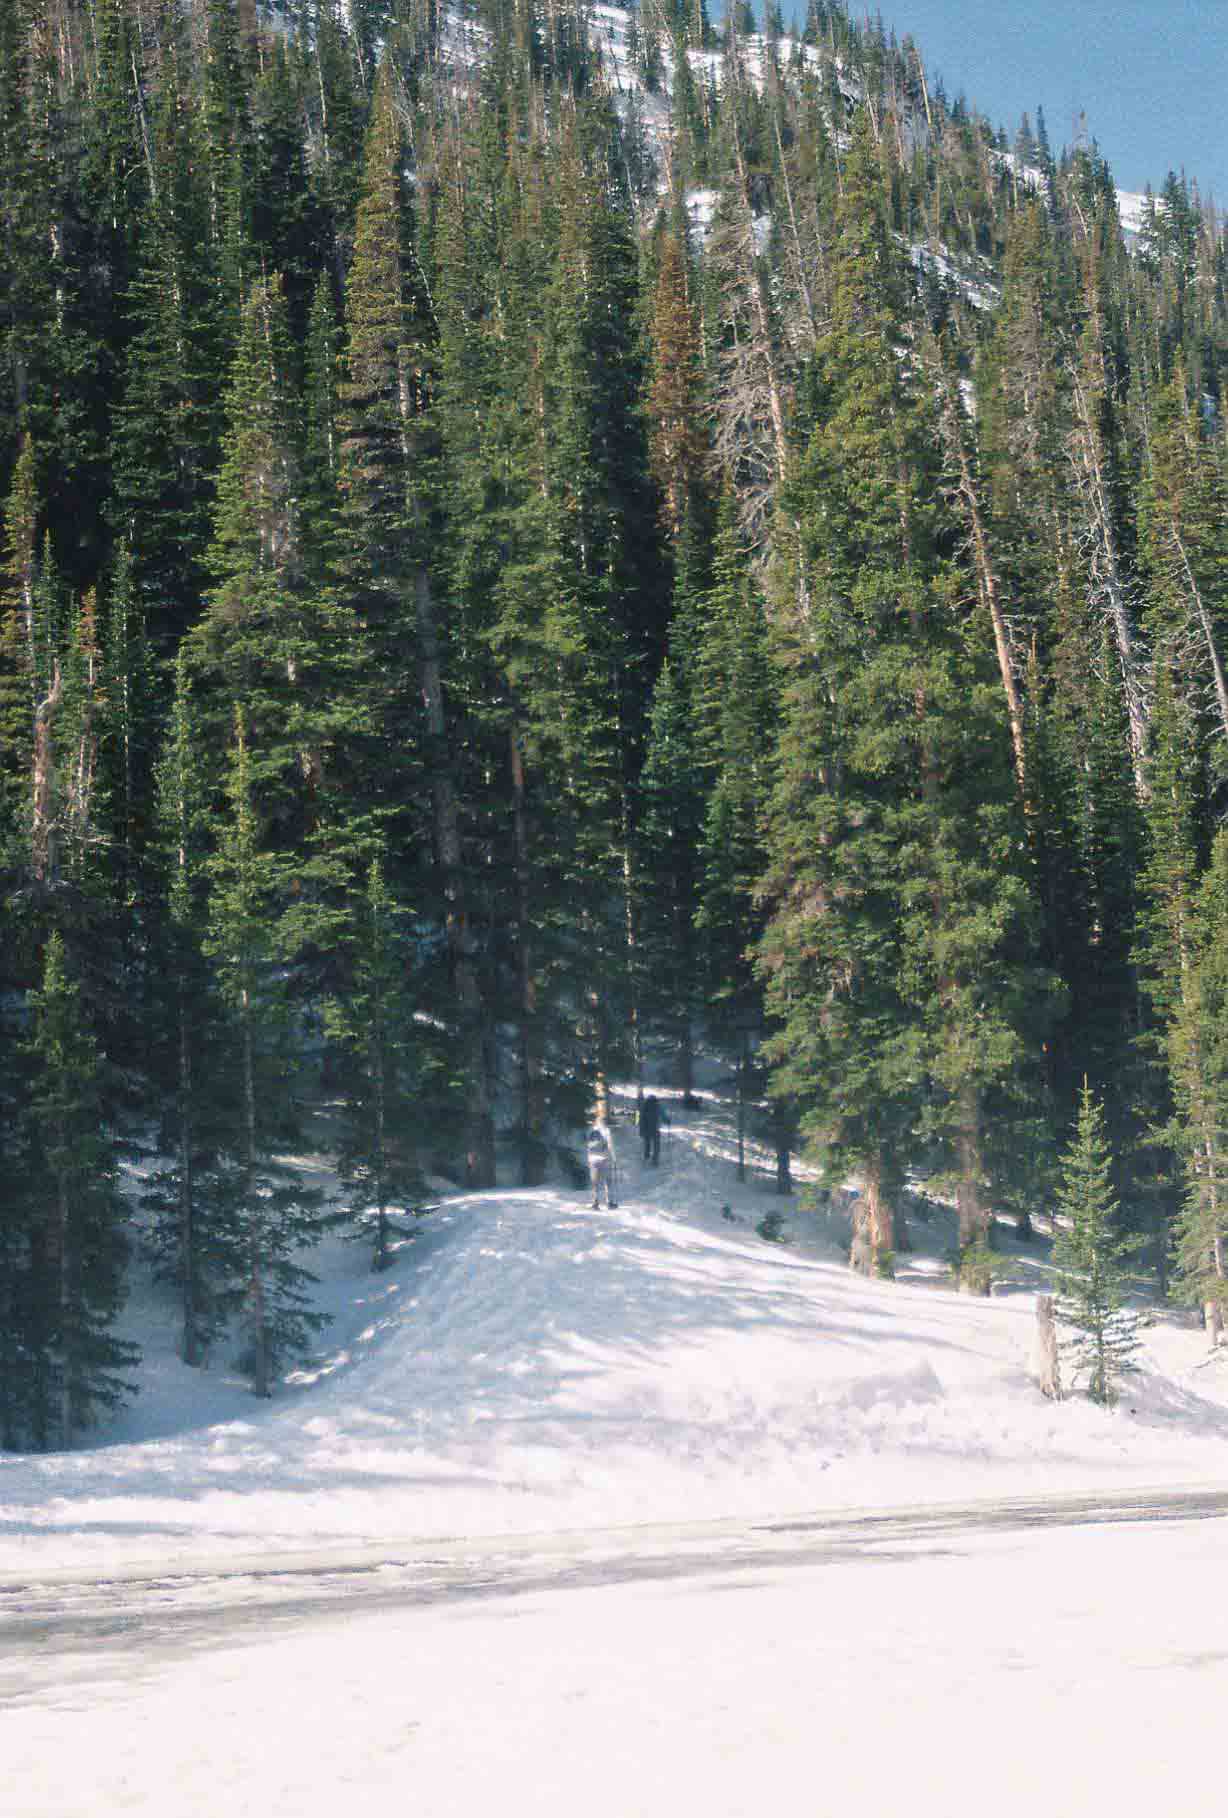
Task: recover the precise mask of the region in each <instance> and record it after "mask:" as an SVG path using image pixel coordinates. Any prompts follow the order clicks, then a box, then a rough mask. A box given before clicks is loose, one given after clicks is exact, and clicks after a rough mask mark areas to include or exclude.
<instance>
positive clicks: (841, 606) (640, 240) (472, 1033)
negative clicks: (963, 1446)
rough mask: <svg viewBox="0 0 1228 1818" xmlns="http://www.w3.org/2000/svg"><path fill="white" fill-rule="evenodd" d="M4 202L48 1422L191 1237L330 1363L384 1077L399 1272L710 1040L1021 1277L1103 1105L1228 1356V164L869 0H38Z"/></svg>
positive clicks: (14, 1017) (110, 1372) (16, 832)
mask: <svg viewBox="0 0 1228 1818" xmlns="http://www.w3.org/2000/svg"><path fill="white" fill-rule="evenodd" d="M759 6H760V0H755V7H756V9H757V8H758V7H759ZM0 225H2V228H3V235H4V250H3V259H2V261H0V347H2V350H3V352H2V356H0V502H2V507H3V515H2V521H0V903H2V914H3V929H4V940H3V945H2V948H0V1447H7V1448H10V1449H12V1448H19V1449H32V1450H40V1449H48V1448H53V1447H58V1446H61V1445H63V1444H65V1443H67V1442H68V1441H69V1440H70V1439H71V1438H72V1437H73V1436H74V1435H75V1434H77V1433H79V1432H81V1431H82V1430H84V1429H86V1428H87V1427H88V1426H89V1425H90V1424H91V1423H92V1422H94V1421H96V1420H97V1419H98V1418H99V1417H100V1416H102V1415H105V1414H106V1412H107V1411H108V1409H110V1408H111V1407H113V1406H114V1405H116V1404H117V1402H118V1401H120V1400H121V1399H123V1398H124V1397H125V1396H126V1394H127V1393H128V1391H129V1388H130V1386H131V1385H132V1383H133V1381H134V1379H135V1370H136V1365H137V1358H136V1355H135V1352H134V1349H133V1347H132V1346H131V1345H130V1344H128V1343H127V1342H125V1341H123V1340H121V1339H120V1338H119V1337H118V1336H117V1326H116V1320H117V1315H118V1312H119V1309H120V1306H121V1304H122V1299H123V1294H124V1284H125V1274H126V1270H127V1268H128V1266H129V1259H130V1255H131V1252H132V1248H133V1246H134V1244H135V1243H137V1242H138V1241H139V1242H141V1243H142V1244H146V1245H150V1244H152V1245H153V1246H154V1248H155V1251H156V1255H157V1259H158V1265H159V1267H160V1269H161V1270H162V1271H163V1272H164V1274H165V1278H166V1281H167V1283H168V1284H170V1286H171V1288H172V1290H173V1292H174V1294H175V1296H176V1304H177V1306H178V1307H179V1309H180V1315H179V1316H180V1318H181V1321H182V1354H183V1357H184V1359H185V1360H186V1361H187V1362H188V1363H200V1362H203V1361H205V1360H206V1359H207V1357H208V1355H209V1352H210V1349H211V1347H213V1346H215V1345H216V1344H217V1343H218V1342H219V1341H220V1339H221V1338H222V1335H223V1334H226V1333H233V1332H234V1330H235V1329H236V1328H237V1327H239V1326H241V1327H242V1330H243V1332H244V1334H245V1336H244V1352H243V1359H244V1368H245V1370H246V1371H247V1372H248V1373H249V1375H250V1378H251V1381H252V1384H253V1387H254V1388H255V1390H256V1392H257V1393H260V1394H264V1393H268V1392H269V1390H270V1388H271V1385H272V1382H273V1380H274V1377H275V1375H276V1373H277V1371H278V1370H279V1368H281V1367H283V1366H284V1365H285V1363H286V1361H287V1360H292V1359H293V1358H294V1357H295V1356H296V1355H298V1354H299V1353H301V1352H302V1350H303V1348H304V1347H305V1346H308V1345H309V1344H310V1343H311V1340H312V1336H313V1328H314V1322H315V1315H314V1314H313V1313H312V1311H311V1303H310V1299H309V1296H308V1294H307V1292H306V1289H307V1287H308V1285H309V1279H310V1278H309V1275H308V1273H307V1270H308V1267H309V1263H310V1240H311V1237H312V1234H313V1233H314V1232H316V1231H318V1230H319V1228H320V1226H321V1222H322V1220H323V1219H324V1218H325V1216H326V1215H327V1216H328V1217H330V1218H335V1217H336V1216H337V1210H336V1208H335V1207H330V1208H325V1207H324V1206H323V1205H322V1204H321V1203H320V1202H319V1200H318V1197H317V1196H316V1194H315V1193H314V1192H313V1191H312V1190H310V1189H309V1188H308V1187H307V1186H306V1185H305V1184H304V1182H303V1180H302V1179H301V1178H300V1176H299V1175H298V1174H297V1173H296V1172H295V1169H294V1168H293V1166H292V1165H291V1162H290V1160H289V1159H287V1158H288V1157H292V1156H293V1155H294V1153H295V1152H296V1144H297V1145H301V1144H302V1142H303V1141H304V1135H303V1131H304V1120H305V1119H307V1118H309V1117H310V1116H316V1115H318V1114H319V1112H320V1109H321V1107H326V1108H327V1113H328V1118H329V1125H328V1128H329V1131H330V1133H331V1137H330V1140H331V1142H332V1145H333V1147H334V1149H335V1152H336V1156H337V1166H338V1171H339V1174H340V1177H341V1179H342V1182H343V1185H344V1188H345V1197H346V1205H347V1207H348V1209H349V1213H350V1215H351V1216H352V1217H353V1218H354V1219H355V1220H359V1219H361V1220H362V1221H363V1226H364V1229H365V1230H374V1231H375V1233H376V1244H375V1254H374V1262H375V1265H376V1266H377V1267H378V1266H380V1264H381V1263H382V1262H383V1261H384V1260H385V1259H386V1249H385V1245H386V1241H387V1232H388V1228H389V1220H390V1217H391V1214H392V1211H393V1209H394V1208H397V1209H400V1208H405V1207H407V1206H408V1207H412V1206H414V1205H415V1204H417V1203H420V1202H421V1200H422V1198H423V1195H424V1194H425V1192H426V1187H425V1184H424V1183H425V1182H426V1180H427V1178H428V1177H434V1176H438V1175H441V1174H442V1175H445V1176H447V1177H449V1178H451V1179H453V1180H455V1181H457V1182H459V1183H463V1184H467V1185H469V1186H472V1187H482V1186H486V1185H490V1184H492V1183H493V1181H494V1179H495V1171H496V1160H497V1162H498V1168H499V1173H500V1178H502V1179H504V1180H507V1181H512V1180H517V1181H520V1182H522V1183H524V1184H526V1185H530V1186H531V1185H534V1184H536V1183H539V1182H541V1181H542V1180H543V1179H545V1178H547V1177H548V1176H553V1177H556V1178H557V1177H558V1176H559V1170H560V1168H562V1167H563V1166H564V1164H565V1156H564V1155H563V1154H561V1151H566V1150H567V1149H568V1148H569V1146H574V1145H575V1143H576V1142H577V1132H578V1130H579V1128H580V1125H581V1124H582V1122H583V1120H584V1117H585V1115H586V1112H587V1110H588V1108H589V1106H590V1105H591V1103H592V1101H593V1098H594V1096H595V1095H600V1093H601V1091H602V1089H603V1083H604V1082H605V1081H606V1080H608V1079H610V1078H612V1077H622V1078H631V1079H635V1078H637V1077H640V1078H643V1077H644V1069H645V1066H646V1064H647V1066H648V1068H649V1070H650V1072H651V1077H652V1078H653V1079H655V1080H658V1081H661V1082H667V1083H669V1084H670V1085H672V1086H674V1087H678V1088H682V1089H687V1088H689V1087H690V1085H691V1084H692V1082H693V1080H694V1078H695V1072H694V1069H695V1068H696V1066H697V1065H698V1063H699V1059H700V1057H701V1056H702V1057H705V1058H706V1059H707V1061H709V1062H711V1061H712V1059H713V1057H715V1059H716V1061H717V1062H718V1063H719V1064H720V1065H721V1066H722V1067H723V1068H724V1069H725V1072H726V1074H727V1076H728V1077H729V1078H730V1079H736V1080H737V1081H738V1082H739V1084H740V1086H741V1088H742V1090H743V1092H744V1094H745V1096H746V1098H747V1100H748V1101H750V1102H753V1105H754V1107H755V1110H754V1116H755V1117H756V1118H757V1119H758V1120H759V1127H760V1129H761V1130H762V1131H763V1132H765V1133H767V1134H768V1136H769V1139H770V1140H771V1142H772V1143H773V1145H774V1147H775V1148H776V1149H777V1150H778V1152H779V1155H780V1175H781V1185H782V1187H787V1185H788V1157H789V1154H790V1152H791V1151H801V1152H804V1153H805V1154H807V1155H808V1156H810V1157H811V1158H813V1159H816V1160H821V1161H822V1163H823V1165H824V1167H825V1168H826V1169H827V1171H828V1174H829V1177H830V1178H831V1180H833V1181H839V1180H842V1179H845V1178H847V1177H849V1176H857V1177H858V1178H859V1179H860V1181H861V1183H862V1193H861V1197H860V1199H859V1201H858V1208H859V1209H858V1215H857V1221H856V1225H855V1229H854V1233H853V1245H852V1255H851V1262H852V1265H853V1266H854V1267H855V1268H859V1269H861V1270H863V1271H866V1272H870V1273H889V1272H890V1269H891V1263H892V1258H893V1257H894V1256H895V1255H896V1254H897V1253H898V1252H900V1251H901V1250H903V1249H905V1248H906V1247H907V1245H908V1230H907V1221H906V1217H905V1210H906V1198H905V1192H904V1189H905V1186H906V1184H909V1183H914V1182H917V1181H921V1182H924V1183H927V1184H928V1186H929V1187H930V1188H931V1190H932V1191H934V1192H941V1193H943V1194H946V1195H949V1197H950V1199H951V1200H952V1201H953V1202H954V1203H955V1204H956V1205H957V1207H958V1215H959V1241H960V1261H959V1266H960V1267H961V1269H962V1270H963V1272H964V1278H965V1285H967V1286H969V1287H971V1288H973V1289H975V1288H976V1287H978V1286H987V1279H988V1278H987V1265H986V1253H987V1251H988V1249H989V1248H990V1246H991V1229H992V1227H991V1219H992V1218H994V1217H1000V1216H1002V1215H1003V1214H1004V1213H1005V1214H1006V1215H1007V1216H1009V1217H1010V1218H1011V1219H1013V1220H1014V1221H1016V1223H1017V1225H1018V1228H1019V1230H1020V1231H1021V1232H1024V1233H1026V1231H1027V1229H1028V1221H1029V1215H1030V1212H1031V1211H1032V1210H1034V1209H1035V1208H1037V1207H1038V1206H1042V1205H1043V1206H1049V1205H1051V1204H1052V1202H1053V1201H1054V1198H1055V1195H1056V1194H1057V1192H1058V1189H1059V1183H1060V1177H1061V1158H1062V1154H1063V1151H1064V1150H1065V1148H1066V1146H1067V1145H1068V1143H1069V1140H1070V1136H1071V1131H1072V1127H1073V1125H1074V1122H1075V1119H1076V1115H1077V1114H1078V1110H1079V1106H1080V1103H1081V1102H1082V1103H1084V1104H1086V1103H1087V1102H1088V1099H1089V1096H1090V1099H1092V1100H1094V1101H1095V1103H1096V1104H1097V1105H1098V1106H1101V1107H1103V1118H1102V1121H1101V1124H1100V1125H1098V1126H1097V1127H1098V1128H1099V1129H1102V1132H1103V1143H1104V1149H1105V1154H1106V1155H1107V1156H1108V1157H1109V1158H1110V1160H1111V1167H1110V1170H1109V1171H1110V1174H1111V1192H1112V1195H1113V1204H1114V1206H1115V1213H1114V1216H1115V1218H1116V1220H1117V1221H1118V1224H1119V1226H1120V1229H1121V1235H1122V1236H1123V1238H1129V1239H1130V1241H1131V1243H1132V1244H1134V1245H1135V1246H1136V1248H1137V1252H1138V1266H1139V1267H1140V1268H1141V1269H1145V1270H1147V1271H1149V1272H1150V1275H1151V1278H1152V1280H1153V1282H1154V1283H1156V1284H1157V1285H1158V1287H1159V1289H1160V1291H1162V1292H1166V1293H1172V1294H1176V1295H1178V1296H1179V1297H1181V1298H1182V1299H1184V1300H1185V1301H1187V1302H1189V1303H1191V1304H1193V1305H1196V1306H1199V1307H1201V1308H1203V1310H1204V1316H1205V1318H1206V1319H1207V1321H1208V1324H1209V1325H1210V1327H1211V1329H1212V1332H1213V1333H1216V1332H1218V1330H1219V1326H1220V1323H1221V1318H1222V1310H1223V1309H1224V1307H1225V1305H1226V1304H1228V1284H1226V1280H1225V1262H1226V1250H1228V831H1225V829H1224V825H1223V821H1224V815H1225V811H1226V809H1228V677H1226V673H1225V665H1226V664H1228V517H1226V515H1225V498H1226V491H1228V449H1226V443H1225V409H1226V405H1225V396H1224V393H1225V389H1226V387H1228V240H1226V239H1225V232H1224V224H1223V221H1222V218H1221V217H1220V216H1219V215H1218V214H1217V212H1216V211H1215V209H1214V208H1213V207H1212V206H1210V205H1208V204H1206V203H1204V201H1203V200H1202V199H1200V196H1199V193H1198V190H1197V187H1196V185H1195V184H1194V183H1193V182H1192V181H1191V180H1188V179H1186V178H1185V177H1180V178H1179V177H1176V176H1170V177H1169V179H1168V180H1167V182H1166V183H1164V184H1163V185H1162V187H1161V188H1160V189H1159V190H1157V192H1156V194H1155V195H1154V196H1152V195H1148V196H1147V197H1146V198H1144V200H1143V204H1142V207H1141V211H1140V212H1139V214H1138V215H1137V218H1133V219H1132V220H1131V222H1130V223H1129V224H1128V225H1123V219H1122V214H1121V210H1120V208H1119V200H1118V196H1117V192H1116V190H1115V187H1114V182H1113V177H1112V173H1111V172H1110V171H1109V169H1108V168H1107V167H1106V165H1105V163H1104V161H1103V160H1102V158H1101V157H1100V155H1099V153H1098V151H1097V148H1096V146H1095V143H1094V141H1091V140H1087V139H1084V140H1081V141H1080V142H1079V143H1077V144H1076V145H1074V146H1073V147H1070V148H1066V149H1064V150H1059V149H1056V148H1055V147H1053V146H1051V145H1050V142H1049V139H1048V134H1047V132H1046V128H1045V125H1044V122H1043V119H1041V118H1039V117H1037V118H1036V119H1035V121H1034V122H1033V121H1031V120H1029V119H1028V118H1027V117H1025V118H1024V120H1023V121H1022V123H1021V124H1019V126H1018V127H1017V128H1016V127H1015V126H1014V125H1013V123H1012V124H1011V126H1010V127H1009V129H1007V130H1004V129H1003V128H1001V127H1000V126H998V125H997V124H996V123H990V122H987V121H986V120H984V119H983V118H981V117H980V116H979V114H978V113H977V112H976V111H975V109H974V108H973V106H972V105H971V104H970V103H969V102H968V101H966V100H965V99H963V98H962V97H961V98H958V99H954V100H953V99H952V98H951V97H950V96H949V95H947V94H946V93H945V92H944V91H943V88H942V85H941V84H940V83H939V82H938V81H937V80H935V79H934V78H933V77H931V76H930V75H929V74H927V71H926V68H925V65H924V63H923V60H922V56H921V53H920V52H919V50H918V48H917V47H916V45H914V44H913V42H912V41H911V40H910V39H908V38H904V39H903V40H902V41H900V40H897V39H896V38H895V37H894V36H893V35H891V34H889V33H887V32H886V31H885V30H884V28H883V27H882V26H881V25H874V24H870V23H861V24H858V23H857V22H855V21H854V20H853V19H852V18H851V17H850V15H848V14H847V13H846V12H845V11H844V10H843V8H842V6H841V5H840V4H838V3H837V0H810V9H809V13H808V15H807V16H806V18H805V20H804V25H802V26H799V28H798V29H797V30H796V31H793V30H792V28H791V29H790V31H789V32H786V30H785V25H784V21H783V19H782V17H781V14H780V12H779V10H777V8H776V7H775V5H773V6H772V8H771V10H769V11H768V12H766V13H763V12H761V11H759V10H752V6H751V5H750V4H748V3H747V0H738V3H737V4H736V5H733V6H732V7H731V9H730V13H729V17H728V18H727V19H711V18H709V16H708V14H707V12H706V11H705V6H704V0H641V5H640V7H639V9H638V10H635V11H630V12H625V11H622V10H618V9H615V8H612V7H606V6H600V5H596V6H586V5H585V4H583V0H454V3H452V4H449V5H447V6H441V5H439V4H438V0H348V4H346V5H344V6H342V5H341V4H339V0H285V4H284V6H282V5H280V4H279V5H277V6H276V7H271V6H266V4H265V3H264V0H258V3H257V4H253V0H5V4H4V5H3V6H0ZM646 1057H647V1060H646ZM1081 1095H1082V1097H1081ZM134 1183H136V1185H134ZM121 1188H122V1190H121ZM1105 1192H1106V1194H1107V1193H1108V1192H1109V1187H1108V1185H1106V1187H1105ZM137 1203H139V1204H140V1206H141V1218H140V1221H139V1222H140V1235H139V1239H138V1235H137V1229H136V1222H135V1221H134V1205H135V1204H137Z"/></svg>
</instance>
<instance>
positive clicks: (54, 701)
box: [30, 661, 64, 888]
mask: <svg viewBox="0 0 1228 1818" xmlns="http://www.w3.org/2000/svg"><path fill="white" fill-rule="evenodd" d="M63 698H64V678H63V676H62V675H61V673H60V665H59V663H58V661H57V663H56V665H55V669H54V672H53V675H52V682H51V692H50V693H49V694H48V695H47V696H46V698H45V699H44V700H42V701H40V702H39V704H38V706H37V708H36V709H35V712H34V756H33V766H32V769H33V774H32V778H31V797H32V800H31V812H32V825H31V837H30V858H31V867H32V869H33V872H34V876H35V877H36V878H37V880H38V882H39V883H40V884H43V885H46V886H47V887H48V888H50V887H51V886H52V885H53V884H55V883H56V882H57V881H58V879H59V873H60V851H59V847H60V839H59V816H58V813H57V803H56V799H55V721H56V715H57V713H58V711H59V708H60V703H61V701H62V700H63Z"/></svg>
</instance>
